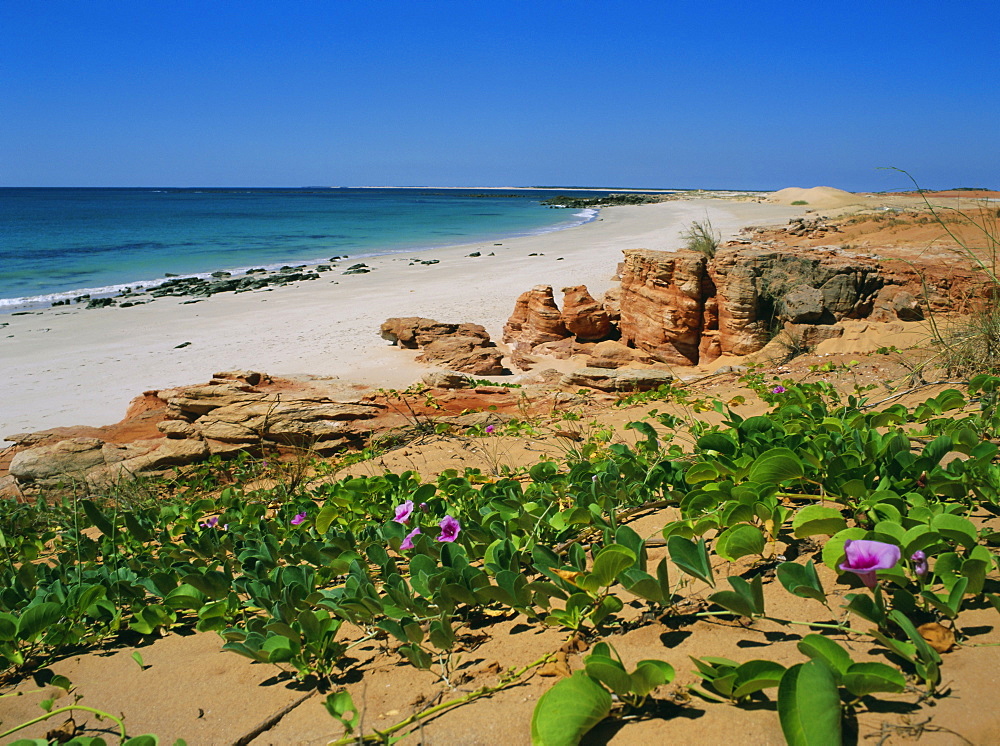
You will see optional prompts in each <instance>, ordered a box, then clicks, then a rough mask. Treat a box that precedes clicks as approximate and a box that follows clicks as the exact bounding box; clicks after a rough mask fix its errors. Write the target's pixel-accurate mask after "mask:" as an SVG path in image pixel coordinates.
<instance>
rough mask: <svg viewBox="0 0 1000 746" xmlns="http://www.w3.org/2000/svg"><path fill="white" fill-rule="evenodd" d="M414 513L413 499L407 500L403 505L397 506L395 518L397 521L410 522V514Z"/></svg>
mask: <svg viewBox="0 0 1000 746" xmlns="http://www.w3.org/2000/svg"><path fill="white" fill-rule="evenodd" d="M412 514H413V500H407V501H406V502H405V503H403V504H402V505H397V506H396V517H395V518H393V519H392V520H394V521H395V522H396V523H409V522H410V516H411V515H412Z"/></svg>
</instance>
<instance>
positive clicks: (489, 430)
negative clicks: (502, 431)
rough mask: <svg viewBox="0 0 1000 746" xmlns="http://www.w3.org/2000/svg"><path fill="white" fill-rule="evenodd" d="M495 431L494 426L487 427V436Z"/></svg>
mask: <svg viewBox="0 0 1000 746" xmlns="http://www.w3.org/2000/svg"><path fill="white" fill-rule="evenodd" d="M494 430H496V428H495V427H493V425H487V426H486V434H487V435H492V434H493V431H494Z"/></svg>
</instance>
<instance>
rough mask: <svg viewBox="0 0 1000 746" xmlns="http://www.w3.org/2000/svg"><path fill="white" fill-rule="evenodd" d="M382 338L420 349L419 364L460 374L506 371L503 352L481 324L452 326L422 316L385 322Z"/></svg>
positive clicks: (493, 374) (409, 347)
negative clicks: (434, 366)
mask: <svg viewBox="0 0 1000 746" xmlns="http://www.w3.org/2000/svg"><path fill="white" fill-rule="evenodd" d="M381 334H382V338H383V339H385V340H388V341H389V342H391V343H393V344H395V345H398V346H400V347H404V348H408V349H419V350H420V354H419V355H417V357H416V360H417V362H421V363H427V364H428V365H436V366H439V367H441V368H446V369H448V370H453V371H458V372H459V373H470V374H472V375H476V376H498V375H502V374H503V373H504V372H505V370H504V367H503V353H502V352H501V351H500V350H498V349H497V346H496V345H495V344H494V343H493V342H492V341H490V335H489V334H488V333H487V331H486V329H485V327H482V326H480V325H479V324H450V323H446V322H441V321H434V320H433V319H425V318H421V317H419V316H407V317H402V318H391V319H386V321H384V322H383V323H382V327H381Z"/></svg>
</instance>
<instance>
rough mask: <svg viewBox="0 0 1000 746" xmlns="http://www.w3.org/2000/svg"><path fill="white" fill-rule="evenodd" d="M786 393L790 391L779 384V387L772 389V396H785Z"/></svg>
mask: <svg viewBox="0 0 1000 746" xmlns="http://www.w3.org/2000/svg"><path fill="white" fill-rule="evenodd" d="M786 391H788V389H786V388H785V387H784V386H782V385H781V384H778V385H777V386H775V387H774V388H773V389H771V393H772V394H783V393H785V392H786Z"/></svg>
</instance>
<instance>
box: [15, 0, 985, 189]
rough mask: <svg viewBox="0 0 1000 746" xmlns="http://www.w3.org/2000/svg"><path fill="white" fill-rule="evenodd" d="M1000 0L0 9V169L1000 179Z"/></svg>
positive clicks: (118, 180)
mask: <svg viewBox="0 0 1000 746" xmlns="http://www.w3.org/2000/svg"><path fill="white" fill-rule="evenodd" d="M998 26H1000V4H998V3H995V2H982V1H980V0H972V1H971V2H968V3H963V4H961V5H960V6H945V5H943V4H941V3H936V2H931V1H930V0H916V1H915V2H897V1H894V0H890V1H888V2H883V3H879V4H869V5H867V6H860V5H858V6H852V5H849V6H847V7H834V6H829V5H816V6H811V5H802V4H791V3H786V2H760V3H756V4H753V5H752V6H751V5H742V4H741V5H734V4H732V3H728V2H704V3H699V4H697V5H695V4H691V3H674V4H665V3H662V2H650V1H647V0H637V1H635V2H628V3H620V4H617V5H615V4H610V5H609V4H607V3H598V2H593V1H592V0H580V1H579V2H575V3H567V2H561V1H557V0H551V1H550V2H545V3H532V4H528V3H524V4H521V3H511V4H503V3H482V4H470V3H467V2H457V1H455V0H428V2H425V3H421V4H419V5H416V4H413V3H405V2H401V1H399V0H386V1H385V2H383V3H379V4H377V5H365V6H362V5H355V4H348V3H330V2H319V1H318V0H304V1H303V2H302V3H297V4H294V5H289V4H279V3H276V2H264V1H263V0H248V1H247V2H244V3H241V4H239V5H235V4H233V5H222V4H218V5H209V4H204V3H198V2H194V1H193V0H178V2H173V3H170V4H166V3H155V2H152V3H143V4H135V5H130V6H129V5H126V6H123V5H121V4H120V3H115V2H111V1H110V0H94V2H91V3H87V4H77V3H69V2H66V1H65V0H53V1H52V2H50V3H46V4H44V5H38V4H32V3H25V2H12V3H6V4H3V5H0V42H2V44H0V66H2V68H3V69H4V77H5V86H4V87H5V90H4V97H3V103H2V104H0V107H2V108H0V111H2V113H3V116H2V117H0V142H3V144H4V148H3V157H2V159H0V186H10V187H35V186H38V187H44V186H52V187H60V186H64V187H148V186H154V187H157V186H169V187H199V186H200V187H207V186H208V185H233V186H245V185H248V184H252V185H255V186H258V187H261V188H267V187H289V188H292V187H301V186H310V185H323V186H339V185H352V186H353V185H371V184H381V185H422V186H433V187H436V188H446V187H453V188H473V189H475V188H479V189H486V188H503V187H511V185H512V184H521V185H551V184H557V185H562V186H560V188H570V187H569V185H594V184H596V185H607V184H610V185H617V186H595V187H592V188H595V189H627V188H633V189H699V188H701V189H725V190H747V191H749V190H753V191H770V190H776V189H781V188H784V187H788V186H800V187H812V186H821V185H822V186H832V187H836V188H839V189H846V190H849V191H903V190H907V189H909V188H911V187H912V186H913V185H912V184H911V183H910V181H909V180H908V179H907V177H906V176H904V175H903V174H901V173H898V172H896V171H892V170H884V169H886V168H893V167H895V168H901V169H905V170H906V171H908V172H909V173H911V174H912V175H913V177H914V178H915V179H916V180H917V182H919V184H920V186H921V187H924V188H928V189H949V188H956V187H986V188H994V189H996V188H1000V170H998V165H1000V142H998V140H997V138H996V136H995V133H996V127H997V121H1000V91H998V90H997V88H996V86H995V85H993V84H990V83H989V81H988V80H987V81H984V79H983V76H984V72H985V71H989V70H991V69H994V68H995V59H994V58H995V49H996V41H995V29H996V28H997V27H998Z"/></svg>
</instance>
